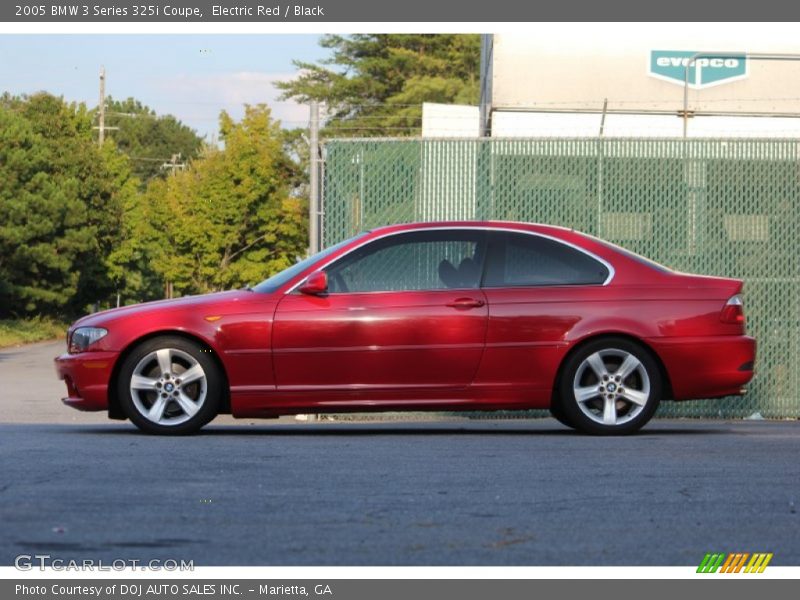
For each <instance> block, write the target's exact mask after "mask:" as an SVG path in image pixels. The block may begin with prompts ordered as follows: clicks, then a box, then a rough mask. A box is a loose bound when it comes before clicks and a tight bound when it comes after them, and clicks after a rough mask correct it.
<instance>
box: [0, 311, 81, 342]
mask: <svg viewBox="0 0 800 600" xmlns="http://www.w3.org/2000/svg"><path fill="white" fill-rule="evenodd" d="M66 331H67V325H66V324H65V323H62V322H61V321H56V320H54V319H48V318H45V317H34V318H32V319H0V348H5V347H7V346H17V345H19V344H30V343H31V342H41V341H43V340H54V339H58V338H63V337H64V335H65V334H66Z"/></svg>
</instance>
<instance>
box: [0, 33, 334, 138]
mask: <svg viewBox="0 0 800 600" xmlns="http://www.w3.org/2000/svg"><path fill="white" fill-rule="evenodd" d="M319 37H320V36H319V35H312V34H307V35H279V34H263V35H241V34H236V35H195V34H191V35H176V34H172V35H7V34H3V35H0V93H2V92H10V93H11V94H14V95H16V94H30V93H34V92H38V91H47V92H50V93H52V94H55V95H57V96H63V97H64V98H65V99H66V100H69V101H78V102H85V103H86V104H87V106H89V107H95V106H97V102H98V97H99V81H98V74H99V71H100V67H101V65H102V66H105V69H106V94H107V95H110V96H113V97H114V98H115V99H119V100H121V99H125V98H128V97H129V96H133V97H134V98H136V99H138V100H140V101H141V102H143V103H144V104H146V105H147V106H149V107H150V108H152V109H154V110H155V111H156V112H157V113H158V114H172V115H175V116H176V117H177V118H178V119H179V120H181V121H183V122H184V123H185V124H187V125H189V126H190V127H192V128H193V129H195V130H196V131H197V132H198V133H199V134H200V135H201V136H206V139H208V140H209V141H210V140H212V139H214V138H213V136H214V135H216V132H217V122H218V116H219V113H220V111H221V110H223V109H224V110H226V111H228V112H229V113H230V114H231V115H232V116H233V117H234V118H236V119H238V118H240V117H241V116H242V114H243V113H244V110H243V105H244V104H245V103H247V104H257V103H260V102H265V103H267V104H268V105H269V106H270V107H271V108H272V109H273V116H274V117H275V118H277V119H279V120H280V121H281V122H282V123H283V125H284V126H285V127H302V126H305V125H306V124H307V123H308V107H307V106H303V105H298V104H296V103H294V102H291V101H288V102H287V101H280V102H279V101H278V100H277V97H278V96H279V94H280V93H279V90H277V89H276V88H275V87H274V86H273V82H274V81H279V80H285V79H287V78H291V77H292V76H294V75H296V73H297V70H296V68H295V67H294V66H293V65H292V61H293V60H302V61H307V62H316V61H318V60H320V59H322V58H325V57H326V56H328V51H327V50H325V49H324V48H320V47H319V44H318V40H319ZM111 135H113V133H112V134H111Z"/></svg>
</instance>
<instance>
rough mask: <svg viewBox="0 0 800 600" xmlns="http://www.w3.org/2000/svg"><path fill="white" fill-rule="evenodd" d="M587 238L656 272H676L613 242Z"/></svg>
mask: <svg viewBox="0 0 800 600" xmlns="http://www.w3.org/2000/svg"><path fill="white" fill-rule="evenodd" d="M586 237H590V238H592V240H594V241H595V242H597V243H598V244H602V245H603V246H605V247H606V248H609V249H611V250H613V251H614V252H617V253H619V254H622V255H623V256H624V257H625V258H630V259H631V260H633V261H636V262H637V263H639V264H641V265H645V266H646V267H650V268H651V269H654V270H656V271H658V272H659V273H674V272H675V271H673V270H672V269H670V268H669V267H665V266H664V265H662V264H661V263H657V262H656V261H654V260H652V259H649V258H647V257H646V256H642V255H641V254H636V252H633V251H632V250H628V249H627V248H623V247H622V246H617V245H616V244H612V243H611V242H607V241H605V240H601V239H600V238H596V237H594V236H590V235H587V236H586Z"/></svg>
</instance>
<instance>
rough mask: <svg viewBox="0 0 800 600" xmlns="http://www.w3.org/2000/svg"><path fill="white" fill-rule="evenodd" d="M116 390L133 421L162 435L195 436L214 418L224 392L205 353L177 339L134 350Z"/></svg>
mask: <svg viewBox="0 0 800 600" xmlns="http://www.w3.org/2000/svg"><path fill="white" fill-rule="evenodd" d="M182 376H183V378H182ZM188 378H191V379H190V380H189V381H187V379H188ZM116 385H117V394H118V398H119V399H120V405H121V406H122V410H123V411H124V412H125V415H126V416H127V417H128V418H129V419H130V420H131V422H132V423H133V424H134V425H136V426H137V427H138V428H139V429H141V430H142V431H144V432H146V433H153V434H160V435H186V434H190V433H195V432H197V431H198V430H199V429H200V428H201V427H203V426H204V425H205V424H206V423H208V422H209V421H211V420H212V419H213V418H214V417H216V416H217V413H218V412H219V407H220V403H221V399H222V394H223V387H224V386H223V377H222V374H221V373H220V369H219V367H217V365H216V363H215V362H214V359H213V358H212V357H211V355H210V353H209V352H208V349H205V348H203V347H202V346H200V345H199V344H197V343H195V342H193V341H191V340H187V339H185V338H182V337H178V336H162V337H157V338H153V339H150V340H147V341H145V342H143V343H142V344H140V345H139V346H137V347H136V348H134V349H133V351H132V352H131V353H130V354H128V356H127V357H126V358H125V360H124V362H123V363H122V366H121V368H120V371H119V376H118V378H117V382H116Z"/></svg>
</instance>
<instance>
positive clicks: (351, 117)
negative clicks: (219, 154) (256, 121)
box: [278, 34, 480, 137]
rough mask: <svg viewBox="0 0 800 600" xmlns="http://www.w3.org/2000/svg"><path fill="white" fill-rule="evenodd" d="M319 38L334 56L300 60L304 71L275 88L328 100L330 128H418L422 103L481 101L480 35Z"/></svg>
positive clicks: (365, 132) (340, 131)
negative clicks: (312, 61) (319, 60)
mask: <svg viewBox="0 0 800 600" xmlns="http://www.w3.org/2000/svg"><path fill="white" fill-rule="evenodd" d="M321 45H322V46H323V47H325V48H329V49H331V50H332V56H331V57H330V58H328V59H326V60H324V61H322V62H321V63H320V64H313V63H305V62H296V63H295V64H296V66H297V67H298V68H300V69H302V71H301V75H300V76H299V77H297V78H296V79H293V80H291V81H284V82H281V83H279V84H278V87H279V88H280V89H282V90H283V97H284V98H294V99H295V100H298V101H300V102H308V101H309V100H317V101H320V102H324V103H325V105H326V108H327V110H328V112H329V114H330V116H331V118H330V119H329V120H328V122H327V124H326V128H325V131H324V133H325V134H326V135H335V136H337V137H349V136H357V137H365V136H377V135H384V136H385V135H391V136H401V135H414V134H417V133H419V130H420V124H421V121H420V119H421V116H422V103H423V102H442V103H460V104H476V103H477V102H478V96H479V76H478V69H479V61H480V36H478V35H462V34H452V35H451V34H436V35H431V34H401V35H397V34H358V35H352V36H340V35H326V36H324V37H323V38H322V41H321Z"/></svg>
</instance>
